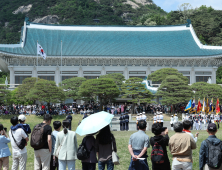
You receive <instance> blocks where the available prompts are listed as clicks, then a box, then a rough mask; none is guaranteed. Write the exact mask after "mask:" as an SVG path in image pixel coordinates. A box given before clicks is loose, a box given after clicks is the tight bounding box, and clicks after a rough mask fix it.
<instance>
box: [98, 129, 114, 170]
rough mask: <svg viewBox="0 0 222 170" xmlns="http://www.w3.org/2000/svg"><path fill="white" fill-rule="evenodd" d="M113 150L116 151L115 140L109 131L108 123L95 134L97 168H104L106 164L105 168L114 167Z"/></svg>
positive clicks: (103, 169) (110, 169) (102, 169)
mask: <svg viewBox="0 0 222 170" xmlns="http://www.w3.org/2000/svg"><path fill="white" fill-rule="evenodd" d="M112 146H113V149H112ZM113 150H114V151H115V152H117V148H116V140H115V137H114V136H113V134H112V133H111V131H110V127H109V125H107V126H105V127H104V128H102V129H101V130H100V131H99V134H98V135H97V136H96V152H97V156H98V160H99V162H98V168H99V170H105V166H107V170H113V169H114V164H113V162H112V152H113Z"/></svg>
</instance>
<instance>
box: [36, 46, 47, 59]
mask: <svg viewBox="0 0 222 170" xmlns="http://www.w3.org/2000/svg"><path fill="white" fill-rule="evenodd" d="M37 54H39V55H40V56H42V58H43V59H44V60H45V59H46V53H45V51H44V50H43V48H42V46H41V45H40V44H39V43H37Z"/></svg>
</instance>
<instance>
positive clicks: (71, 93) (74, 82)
mask: <svg viewBox="0 0 222 170" xmlns="http://www.w3.org/2000/svg"><path fill="white" fill-rule="evenodd" d="M84 81H86V79H85V78H83V77H73V78H71V79H65V80H63V81H62V82H61V83H60V84H59V85H60V87H61V88H62V89H63V90H64V92H65V95H66V98H72V99H73V100H77V99H81V96H80V95H79V87H80V86H81V85H82V83H83V82H84Z"/></svg>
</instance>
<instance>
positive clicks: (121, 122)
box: [119, 114, 123, 131]
mask: <svg viewBox="0 0 222 170" xmlns="http://www.w3.org/2000/svg"><path fill="white" fill-rule="evenodd" d="M119 120H120V121H119V125H120V131H122V130H123V116H122V114H121V116H120V117H119Z"/></svg>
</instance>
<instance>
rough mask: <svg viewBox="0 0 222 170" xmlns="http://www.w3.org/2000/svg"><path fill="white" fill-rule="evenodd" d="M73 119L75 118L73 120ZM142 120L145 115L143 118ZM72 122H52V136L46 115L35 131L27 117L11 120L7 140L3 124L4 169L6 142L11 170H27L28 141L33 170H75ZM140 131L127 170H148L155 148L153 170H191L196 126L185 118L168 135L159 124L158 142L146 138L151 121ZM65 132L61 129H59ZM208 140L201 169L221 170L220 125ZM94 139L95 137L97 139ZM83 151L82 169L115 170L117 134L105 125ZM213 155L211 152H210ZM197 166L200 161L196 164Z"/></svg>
mask: <svg viewBox="0 0 222 170" xmlns="http://www.w3.org/2000/svg"><path fill="white" fill-rule="evenodd" d="M70 116H71V115H70ZM142 116H143V115H142ZM71 121H72V120H71V118H70V117H69V116H67V119H65V120H63V121H62V122H60V121H54V122H53V123H52V124H53V128H54V131H52V127H51V126H50V125H51V122H52V116H51V115H50V114H45V115H44V116H43V122H42V123H40V124H37V125H36V126H35V127H34V128H33V130H32V131H31V129H30V126H29V125H28V124H27V123H26V117H25V115H19V117H17V116H13V117H12V118H11V120H10V122H11V124H12V126H11V128H10V130H9V136H8V135H7V133H6V131H5V128H4V127H3V125H2V124H0V133H1V134H0V169H2V167H3V170H8V169H9V156H11V152H10V149H9V147H8V145H7V144H8V143H9V142H11V147H12V168H11V169H12V170H17V169H18V168H19V169H20V170H25V169H26V164H27V157H28V156H30V155H28V153H27V149H26V146H27V142H28V141H29V140H30V145H31V147H32V148H33V151H34V169H35V170H40V169H42V170H49V169H51V170H54V169H57V170H65V169H66V167H68V169H69V170H73V169H75V161H76V160H77V159H78V158H79V157H78V143H77V136H76V133H75V132H74V131H71ZM137 125H138V131H137V132H136V133H134V134H132V135H131V136H130V139H129V144H128V150H129V153H130V155H131V162H130V164H129V168H128V169H129V170H149V165H148V162H147V157H148V155H147V149H148V148H149V147H150V146H152V149H151V162H152V169H153V170H170V169H172V170H192V166H193V158H192V150H194V149H196V148H197V146H196V142H197V140H198V133H196V134H195V136H193V134H192V133H191V131H190V130H191V128H192V123H191V121H190V120H188V119H185V120H184V121H183V123H182V122H180V121H177V122H174V123H173V129H174V131H175V134H174V135H173V136H171V137H169V136H168V129H167V128H164V127H163V126H162V124H161V122H155V123H153V125H152V133H153V134H154V137H151V138H149V136H148V135H147V134H146V133H145V131H146V127H147V122H146V120H144V119H141V120H139V121H138V124H137ZM61 128H63V129H62V130H61ZM207 132H208V134H209V137H208V138H207V139H206V140H204V141H203V142H202V143H201V147H200V151H199V169H200V170H203V169H204V168H205V170H208V169H209V170H211V169H214V168H215V167H216V169H220V170H222V166H221V163H222V160H221V151H222V142H221V140H219V139H218V138H217V137H216V136H215V134H216V133H217V126H216V124H215V123H209V124H208V126H207ZM94 135H96V138H95V137H94ZM80 146H85V147H86V150H88V152H89V156H88V157H86V158H85V159H80V160H81V162H82V169H83V170H95V169H96V164H97V163H98V169H99V170H104V169H105V167H107V170H113V169H114V163H113V159H112V157H113V151H115V152H117V144H116V140H115V137H114V135H113V134H112V133H111V131H110V126H109V125H107V126H105V127H104V128H102V129H101V130H100V131H99V132H98V133H95V134H89V135H87V136H86V137H84V138H83V140H82V143H81V145H80ZM167 147H169V151H170V152H171V154H172V155H173V161H172V164H170V160H169V157H168V153H167ZM212 152H213V153H212ZM195 161H197V160H195ZM27 169H28V168H27Z"/></svg>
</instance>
